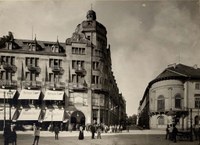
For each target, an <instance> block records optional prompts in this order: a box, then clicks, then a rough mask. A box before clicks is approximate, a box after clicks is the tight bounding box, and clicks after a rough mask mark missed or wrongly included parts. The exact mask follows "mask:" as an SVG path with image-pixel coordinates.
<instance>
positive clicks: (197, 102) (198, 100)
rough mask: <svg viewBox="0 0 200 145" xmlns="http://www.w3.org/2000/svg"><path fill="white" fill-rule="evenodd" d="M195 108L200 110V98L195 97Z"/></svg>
mask: <svg viewBox="0 0 200 145" xmlns="http://www.w3.org/2000/svg"><path fill="white" fill-rule="evenodd" d="M195 108H200V96H199V97H195Z"/></svg>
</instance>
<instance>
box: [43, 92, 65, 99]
mask: <svg viewBox="0 0 200 145" xmlns="http://www.w3.org/2000/svg"><path fill="white" fill-rule="evenodd" d="M63 95H64V91H50V90H48V91H46V92H45V97H44V100H63Z"/></svg>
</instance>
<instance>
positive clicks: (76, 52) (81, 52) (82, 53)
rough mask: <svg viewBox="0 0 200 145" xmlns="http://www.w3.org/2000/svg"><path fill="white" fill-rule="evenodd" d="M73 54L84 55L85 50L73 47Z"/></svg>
mask: <svg viewBox="0 0 200 145" xmlns="http://www.w3.org/2000/svg"><path fill="white" fill-rule="evenodd" d="M72 54H78V55H84V54H85V48H80V47H79V48H78V47H72Z"/></svg>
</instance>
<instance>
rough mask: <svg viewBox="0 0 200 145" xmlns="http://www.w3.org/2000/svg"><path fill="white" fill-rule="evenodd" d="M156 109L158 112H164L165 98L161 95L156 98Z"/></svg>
mask: <svg viewBox="0 0 200 145" xmlns="http://www.w3.org/2000/svg"><path fill="white" fill-rule="evenodd" d="M157 109H158V111H164V110H165V98H164V96H162V95H161V96H159V97H158V101H157Z"/></svg>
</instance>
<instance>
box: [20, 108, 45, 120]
mask: <svg viewBox="0 0 200 145" xmlns="http://www.w3.org/2000/svg"><path fill="white" fill-rule="evenodd" d="M40 111H41V110H40V109H35V108H31V109H22V111H21V113H20V115H19V118H18V119H17V120H18V121H21V120H23V121H24V120H25V121H32V120H38V118H39V115H40Z"/></svg>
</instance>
